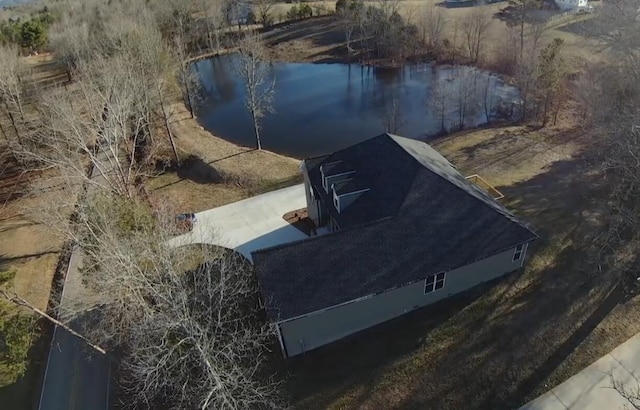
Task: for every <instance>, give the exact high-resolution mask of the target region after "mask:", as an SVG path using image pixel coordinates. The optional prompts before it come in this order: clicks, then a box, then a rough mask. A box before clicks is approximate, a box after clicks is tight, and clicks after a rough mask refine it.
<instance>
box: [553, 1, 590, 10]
mask: <svg viewBox="0 0 640 410" xmlns="http://www.w3.org/2000/svg"><path fill="white" fill-rule="evenodd" d="M555 1H556V4H557V5H558V7H559V8H560V9H562V10H565V11H569V10H580V9H587V8H588V1H587V0H555Z"/></svg>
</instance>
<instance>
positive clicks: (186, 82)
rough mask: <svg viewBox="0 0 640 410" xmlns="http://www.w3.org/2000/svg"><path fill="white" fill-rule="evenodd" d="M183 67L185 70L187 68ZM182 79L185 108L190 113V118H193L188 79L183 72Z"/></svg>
mask: <svg viewBox="0 0 640 410" xmlns="http://www.w3.org/2000/svg"><path fill="white" fill-rule="evenodd" d="M184 69H185V70H186V69H187V68H186V67H184ZM182 81H183V82H184V88H185V91H186V94H187V109H188V110H189V114H191V119H193V118H195V116H194V115H193V101H191V88H190V87H189V80H188V79H187V78H186V76H185V75H184V74H183V75H182Z"/></svg>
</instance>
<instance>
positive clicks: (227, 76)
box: [209, 57, 236, 103]
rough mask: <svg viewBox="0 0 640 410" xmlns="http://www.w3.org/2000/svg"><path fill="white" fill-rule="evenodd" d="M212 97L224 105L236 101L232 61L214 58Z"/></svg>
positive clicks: (212, 66)
mask: <svg viewBox="0 0 640 410" xmlns="http://www.w3.org/2000/svg"><path fill="white" fill-rule="evenodd" d="M210 61H211V84H212V87H211V89H210V90H209V93H210V96H211V97H213V98H214V99H215V100H219V101H220V102H222V103H229V102H231V101H233V100H234V98H235V93H236V85H235V82H234V77H233V71H232V67H231V61H230V59H229V58H224V57H223V58H220V57H216V58H212V59H211V60H210Z"/></svg>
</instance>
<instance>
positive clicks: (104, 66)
mask: <svg viewBox="0 0 640 410" xmlns="http://www.w3.org/2000/svg"><path fill="white" fill-rule="evenodd" d="M78 67H79V68H78V81H77V82H76V85H75V90H76V92H75V93H74V94H71V93H69V92H68V91H67V90H65V89H64V88H62V87H57V88H54V89H52V90H50V91H48V92H47V93H45V94H43V95H42V96H41V98H40V101H39V103H38V106H39V111H40V121H41V124H40V127H39V131H40V132H38V133H37V134H36V135H34V136H33V137H32V139H31V141H30V143H29V147H28V149H26V150H25V152H24V153H23V154H24V155H25V157H26V158H27V159H29V160H33V161H37V162H40V163H43V164H45V165H49V166H55V167H56V168H58V169H59V170H60V171H61V179H63V180H65V181H69V182H70V183H74V184H75V183H77V182H83V183H84V182H86V183H88V184H90V185H92V186H95V187H97V188H99V189H101V190H106V191H110V192H113V193H115V194H117V195H122V196H125V197H132V196H134V192H135V187H134V184H135V181H136V179H137V177H138V176H139V174H140V164H139V163H138V161H137V160H136V148H137V147H138V142H139V138H140V136H141V135H143V132H144V127H145V124H146V122H145V119H144V118H143V117H142V116H141V113H140V110H139V107H137V105H136V103H137V102H138V98H139V96H140V95H141V94H142V92H141V90H140V87H141V86H143V84H140V83H139V82H138V81H137V80H138V78H137V77H136V76H134V75H133V74H132V72H131V66H130V61H129V60H127V59H126V58H125V57H123V56H114V57H111V58H108V59H107V58H105V57H100V56H96V57H94V58H93V59H92V61H90V62H79V64H78ZM87 161H89V162H90V163H91V165H92V166H93V167H94V168H95V170H96V172H97V173H98V174H99V175H100V177H99V178H89V177H88V176H87V172H86V164H87Z"/></svg>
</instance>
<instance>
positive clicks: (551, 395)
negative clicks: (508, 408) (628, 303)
mask: <svg viewBox="0 0 640 410" xmlns="http://www.w3.org/2000/svg"><path fill="white" fill-rule="evenodd" d="M634 374H635V375H637V376H640V334H637V335H635V336H634V337H632V338H631V339H629V340H627V341H626V342H625V343H623V344H621V345H620V346H618V347H617V348H616V349H615V350H613V351H612V352H611V353H609V354H607V355H606V356H604V357H602V358H600V359H599V360H598V361H597V362H595V363H593V364H592V365H590V366H589V367H587V368H586V369H584V370H582V371H581V372H580V373H578V374H576V375H575V376H573V377H571V378H570V379H569V380H567V381H566V382H564V383H562V384H561V385H559V386H556V387H554V388H553V389H551V390H550V391H549V392H548V393H546V394H544V395H542V396H540V397H538V398H537V399H535V400H533V401H531V402H529V403H527V404H526V405H524V406H523V407H521V408H520V410H556V409H557V410H566V409H571V410H574V409H575V410H578V409H580V410H583V409H585V410H586V409H589V410H605V409H606V410H618V409H631V408H634V407H633V406H632V405H631V403H630V402H629V401H627V400H626V399H625V398H624V397H622V395H621V394H619V393H618V392H617V391H616V390H615V389H614V388H613V384H612V381H614V380H615V382H616V383H621V384H623V385H624V388H625V389H626V391H628V392H629V393H632V394H633V395H634V396H635V397H640V395H639V394H638V393H640V390H639V387H640V384H639V383H638V379H637V378H636V376H634ZM635 404H636V405H637V404H640V400H637V401H635Z"/></svg>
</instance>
